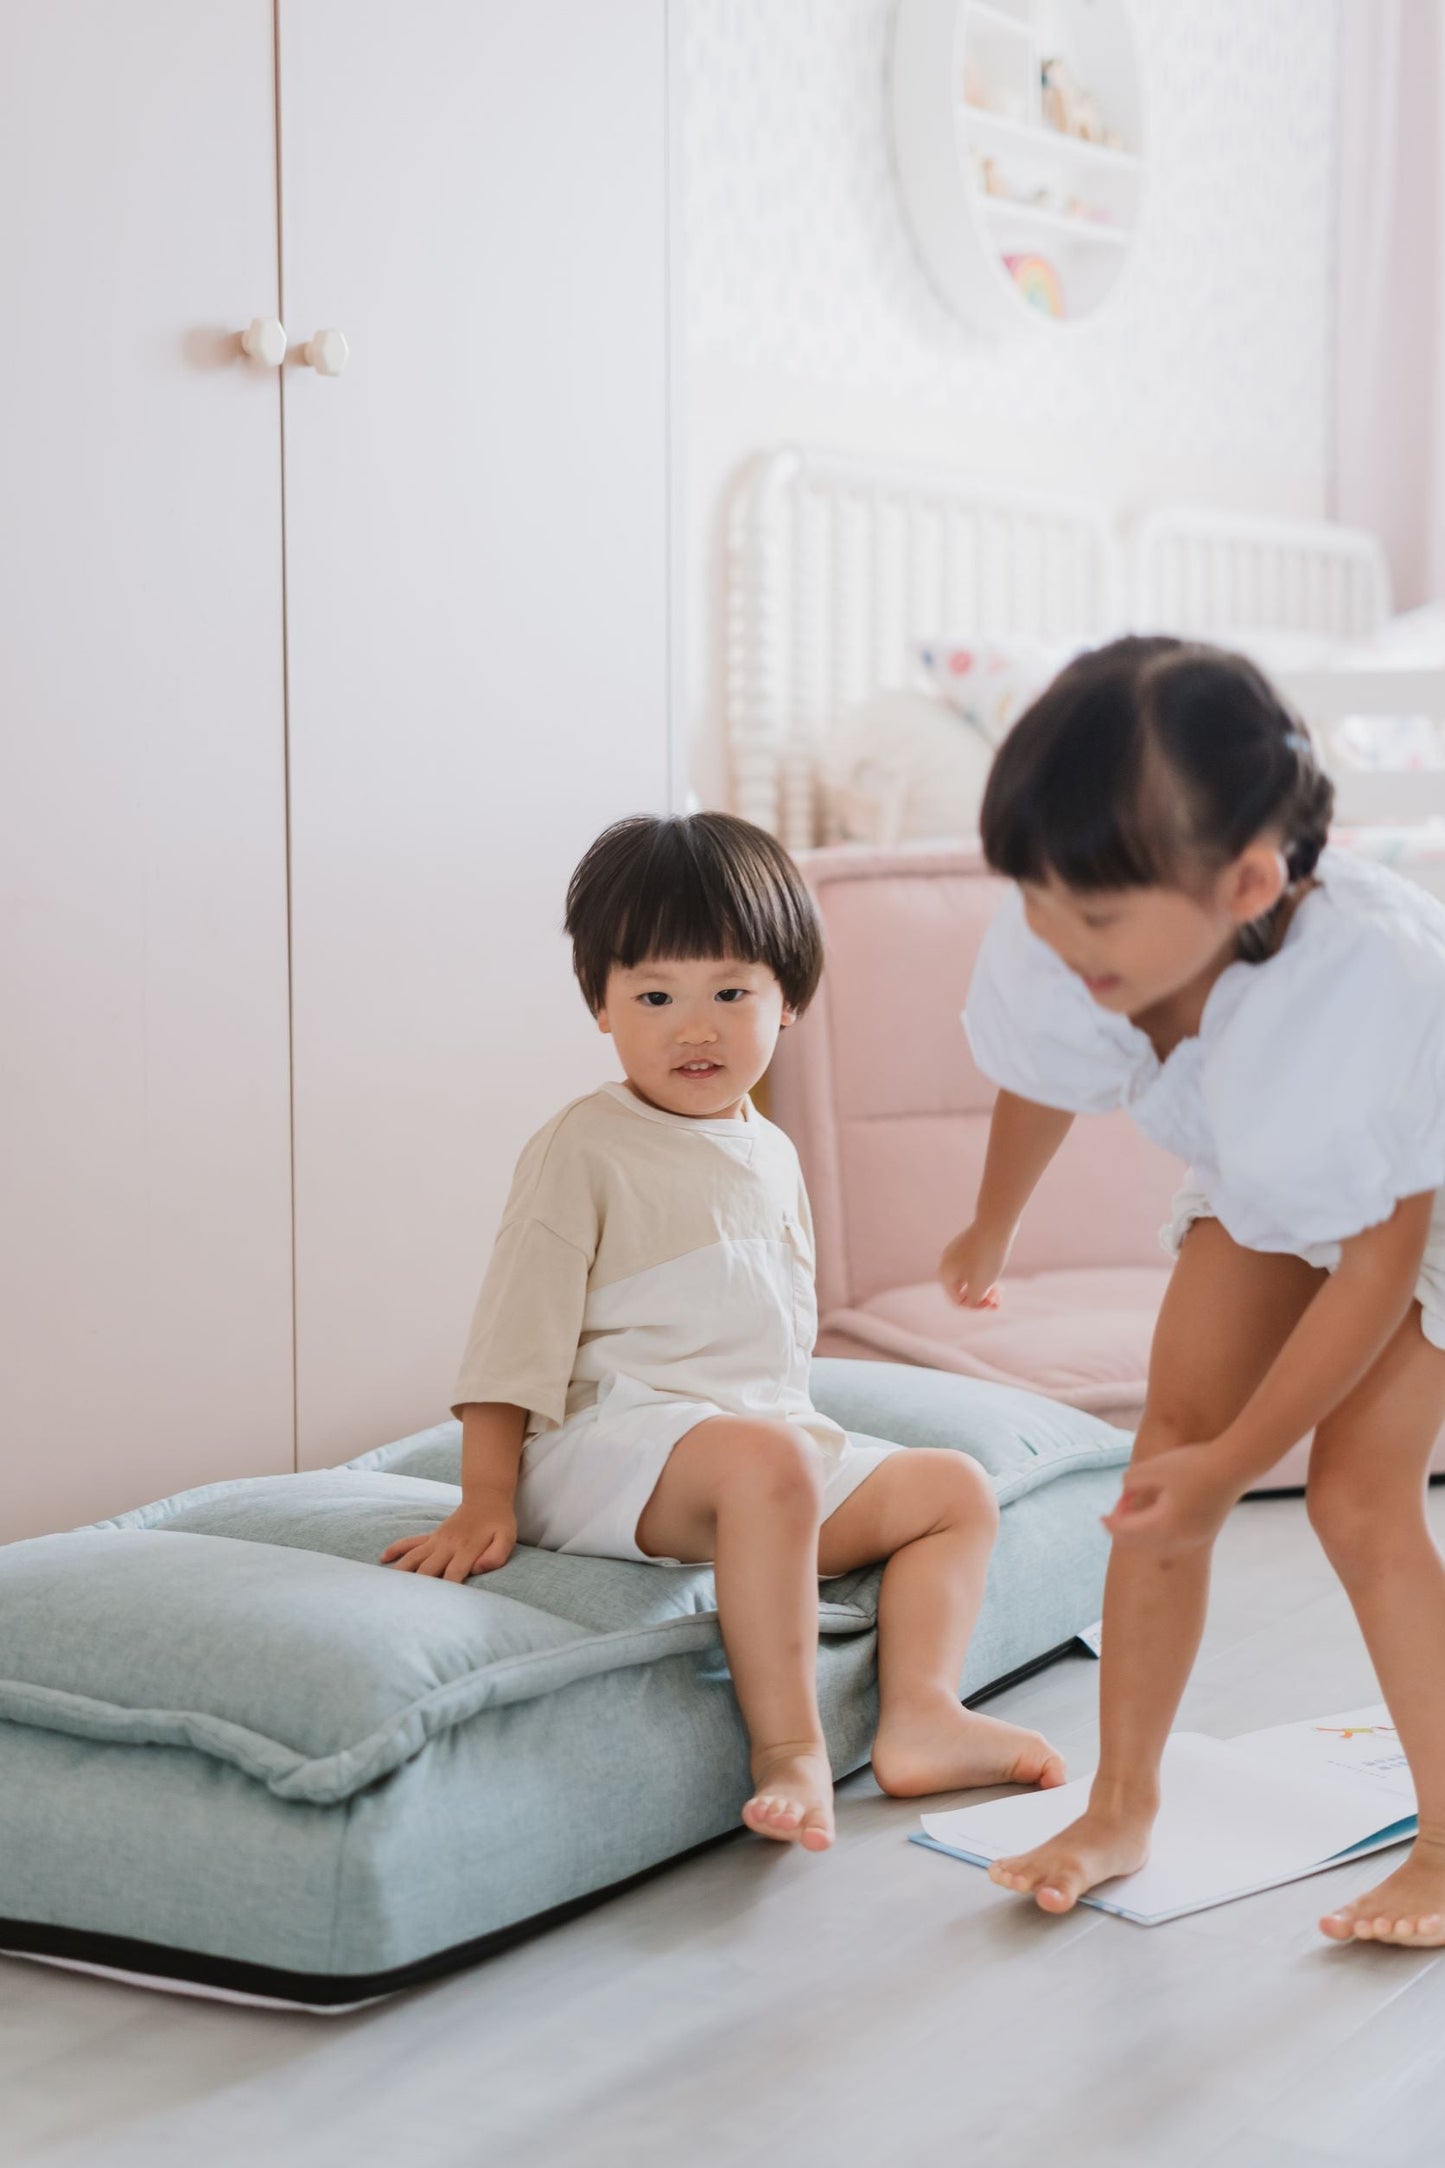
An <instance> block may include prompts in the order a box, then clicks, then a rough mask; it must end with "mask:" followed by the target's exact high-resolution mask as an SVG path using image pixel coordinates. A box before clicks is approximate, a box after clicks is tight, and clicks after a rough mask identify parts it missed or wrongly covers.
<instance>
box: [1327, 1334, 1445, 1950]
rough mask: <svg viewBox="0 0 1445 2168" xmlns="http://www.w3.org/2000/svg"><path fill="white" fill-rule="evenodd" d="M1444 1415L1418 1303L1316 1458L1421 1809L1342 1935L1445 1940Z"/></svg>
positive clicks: (1330, 1923) (1334, 1933)
mask: <svg viewBox="0 0 1445 2168" xmlns="http://www.w3.org/2000/svg"><path fill="white" fill-rule="evenodd" d="M1442 1421H1445V1353H1442V1351H1441V1350H1440V1349H1439V1348H1437V1347H1432V1346H1431V1344H1430V1342H1429V1341H1428V1340H1427V1339H1426V1338H1425V1336H1424V1334H1423V1332H1422V1331H1421V1330H1420V1312H1419V1308H1418V1306H1417V1305H1415V1304H1413V1303H1412V1304H1411V1306H1410V1312H1409V1315H1408V1316H1407V1317H1406V1319H1405V1321H1404V1323H1403V1324H1402V1325H1401V1327H1400V1329H1399V1331H1398V1332H1397V1333H1396V1335H1395V1337H1394V1339H1393V1340H1392V1341H1391V1342H1390V1345H1389V1346H1388V1347H1387V1348H1386V1349H1385V1351H1384V1353H1383V1354H1382V1355H1381V1357H1380V1359H1379V1361H1378V1362H1377V1363H1376V1364H1375V1366H1374V1368H1373V1369H1372V1370H1371V1371H1370V1372H1369V1374H1368V1376H1366V1377H1364V1378H1362V1379H1361V1381H1360V1383H1359V1384H1358V1385H1357V1386H1356V1387H1355V1390H1354V1391H1353V1392H1352V1393H1351V1394H1350V1396H1349V1398H1348V1399H1347V1400H1344V1401H1342V1402H1341V1404H1340V1406H1339V1407H1338V1408H1336V1410H1335V1412H1334V1414H1333V1415H1332V1416H1331V1417H1330V1418H1329V1420H1328V1422H1326V1423H1322V1424H1321V1426H1320V1431H1319V1435H1318V1437H1317V1438H1316V1440H1315V1445H1314V1451H1313V1453H1312V1455H1311V1463H1312V1465H1311V1468H1310V1485H1309V1506H1310V1518H1311V1519H1312V1521H1313V1522H1314V1524H1315V1528H1316V1530H1317V1531H1318V1534H1319V1537H1320V1541H1321V1542H1322V1543H1323V1545H1324V1547H1325V1550H1326V1552H1327V1554H1328V1556H1329V1559H1330V1562H1331V1564H1332V1565H1333V1566H1334V1568H1335V1571H1336V1572H1337V1573H1338V1574H1339V1576H1340V1579H1341V1580H1342V1581H1343V1582H1344V1584H1345V1589H1346V1591H1347V1593H1348V1595H1349V1598H1350V1601H1351V1603H1352V1604H1353V1605H1354V1609H1355V1616H1356V1618H1358V1620H1359V1622H1360V1627H1361V1630H1362V1632H1363V1633H1364V1636H1365V1642H1366V1645H1367V1646H1368V1648H1369V1651H1370V1656H1371V1659H1372V1661H1373V1663H1374V1666H1375V1671H1376V1674H1377V1675H1378V1677H1379V1681H1380V1685H1381V1688H1382V1690H1383V1692H1384V1695H1385V1699H1386V1701H1387V1702H1388V1703H1389V1708H1390V1720H1391V1722H1392V1723H1393V1724H1394V1725H1395V1726H1396V1727H1397V1729H1398V1732H1399V1737H1400V1744H1401V1746H1402V1747H1403V1748H1404V1750H1405V1753H1406V1755H1407V1757H1408V1759H1409V1763H1410V1773H1411V1775H1412V1776H1413V1778H1414V1780H1415V1790H1416V1795H1417V1798H1418V1801H1419V1810H1420V1833H1419V1835H1418V1836H1417V1837H1416V1839H1415V1843H1414V1846H1413V1848H1412V1850H1411V1852H1410V1855H1409V1857H1408V1859H1406V1860H1405V1862H1404V1864H1403V1865H1402V1866H1399V1867H1397V1868H1396V1869H1395V1871H1394V1873H1393V1874H1391V1875H1388V1876H1387V1877H1386V1878H1385V1880H1384V1881H1383V1882H1381V1883H1378V1884H1377V1885H1376V1886H1375V1887H1374V1888H1373V1889H1371V1890H1369V1891H1367V1892H1366V1894H1365V1895H1364V1896H1362V1897H1357V1898H1355V1899H1354V1901H1353V1902H1352V1903H1350V1904H1345V1905H1341V1906H1340V1908H1339V1910H1338V1911H1336V1912H1331V1913H1329V1914H1327V1916H1326V1917H1325V1918H1324V1919H1323V1920H1321V1922H1320V1925H1321V1927H1322V1928H1323V1929H1324V1932H1325V1933H1326V1934H1327V1935H1330V1936H1331V1937H1333V1939H1334V1940H1335V1941H1337V1942H1349V1941H1370V1942H1396V1943H1403V1944H1405V1945H1406V1946H1407V1947H1409V1948H1412V1949H1422V1948H1439V1947H1440V1946H1441V1945H1442V1944H1445V1663H1442V1658H1445V1563H1442V1561H1441V1558H1440V1553H1439V1552H1438V1551H1437V1550H1436V1548H1435V1542H1434V1538H1433V1537H1432V1535H1431V1533H1430V1526H1429V1523H1428V1521H1427V1520H1426V1518H1425V1479H1426V1471H1427V1469H1428V1466H1429V1461H1430V1453H1431V1449H1432V1447H1433V1446H1434V1443H1435V1440H1436V1438H1437V1436H1438V1435H1439V1431H1440V1425H1441V1423H1442Z"/></svg>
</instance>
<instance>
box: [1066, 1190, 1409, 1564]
mask: <svg viewBox="0 0 1445 2168" xmlns="http://www.w3.org/2000/svg"><path fill="white" fill-rule="evenodd" d="M1434 1202H1435V1196H1434V1192H1433V1191H1431V1190H1426V1191H1425V1192H1423V1193H1422V1194H1421V1195H1420V1196H1418V1197H1406V1198H1405V1199H1404V1200H1403V1201H1402V1202H1401V1203H1400V1204H1398V1205H1396V1207H1395V1210H1394V1212H1393V1213H1392V1214H1391V1216H1390V1217H1389V1219H1387V1220H1382V1221H1381V1223H1380V1225H1379V1226H1378V1227H1367V1228H1366V1229H1365V1232H1364V1233H1363V1234H1359V1235H1354V1236H1352V1237H1351V1239H1350V1240H1349V1241H1348V1242H1346V1243H1344V1244H1343V1246H1342V1252H1341V1257H1340V1263H1339V1267H1338V1269H1337V1270H1336V1271H1335V1272H1334V1273H1333V1274H1332V1275H1331V1276H1330V1278H1329V1279H1328V1280H1327V1281H1326V1282H1325V1284H1324V1286H1323V1287H1322V1288H1321V1289H1320V1291H1319V1293H1318V1294H1317V1295H1316V1296H1315V1298H1314V1300H1313V1301H1312V1302H1311V1303H1310V1305H1309V1308H1308V1309H1307V1310H1306V1311H1305V1313H1304V1315H1303V1317H1302V1318H1301V1319H1300V1321H1299V1323H1298V1324H1297V1325H1296V1326H1295V1328H1294V1331H1293V1332H1292V1333H1291V1334H1290V1336H1289V1338H1288V1339H1287V1340H1286V1341H1285V1344H1284V1346H1283V1347H1282V1348H1281V1349H1280V1351H1279V1353H1278V1355H1277V1356H1276V1357H1275V1359H1274V1361H1273V1362H1272V1363H1271V1364H1270V1367H1269V1369H1268V1370H1267V1371H1266V1372H1265V1374H1264V1377H1263V1378H1262V1380H1261V1381H1260V1383H1259V1385H1258V1386H1257V1387H1256V1388H1255V1390H1254V1392H1253V1393H1252V1394H1251V1395H1250V1397H1249V1399H1248V1400H1247V1401H1246V1402H1245V1404H1244V1406H1243V1408H1242V1409H1241V1410H1240V1412H1239V1414H1238V1415H1237V1416H1236V1417H1235V1419H1234V1421H1233V1422H1232V1423H1231V1424H1230V1425H1229V1427H1228V1429H1227V1430H1225V1431H1222V1432H1221V1433H1220V1435H1219V1437H1217V1438H1215V1439H1213V1440H1211V1441H1204V1440H1201V1441H1200V1442H1199V1443H1198V1444H1194V1445H1187V1446H1185V1447H1183V1448H1182V1449H1178V1450H1173V1451H1170V1452H1167V1453H1160V1454H1158V1455H1156V1456H1154V1457H1153V1458H1151V1459H1149V1460H1145V1461H1143V1462H1141V1463H1140V1464H1139V1466H1138V1468H1137V1469H1131V1470H1130V1472H1129V1475H1128V1476H1127V1477H1126V1479H1125V1486H1124V1495H1123V1497H1122V1498H1121V1499H1120V1501H1119V1503H1118V1505H1117V1506H1116V1507H1115V1509H1114V1511H1113V1513H1112V1514H1111V1515H1110V1516H1109V1518H1108V1520H1107V1521H1106V1522H1105V1526H1106V1527H1108V1528H1109V1529H1110V1530H1111V1531H1112V1533H1113V1534H1114V1535H1115V1536H1116V1537H1121V1538H1123V1539H1125V1540H1133V1539H1136V1538H1137V1539H1139V1540H1141V1541H1147V1542H1152V1543H1155V1544H1158V1545H1160V1546H1162V1547H1165V1548H1176V1547H1181V1546H1187V1545H1188V1544H1190V1543H1195V1542H1207V1541H1208V1540H1209V1539H1210V1537H1211V1536H1212V1535H1213V1534H1214V1533H1215V1531H1216V1529H1217V1528H1218V1526H1219V1524H1220V1522H1221V1521H1222V1520H1223V1518H1224V1516H1225V1514H1226V1513H1227V1512H1228V1510H1229V1508H1230V1506H1231V1505H1232V1504H1233V1503H1234V1500H1235V1499H1236V1498H1238V1497H1239V1495H1240V1493H1241V1492H1243V1491H1246V1490H1248V1488H1249V1486H1250V1484H1251V1483H1252V1482H1253V1481H1254V1479H1255V1478H1256V1477H1257V1476H1261V1475H1263V1474H1264V1473H1265V1471H1266V1470H1267V1469H1269V1468H1272V1467H1273V1466H1274V1464H1275V1462H1276V1461H1277V1460H1278V1459H1279V1458H1280V1456H1281V1455H1282V1454H1284V1453H1287V1452H1288V1451H1289V1448H1290V1447H1291V1446H1292V1445H1293V1444H1294V1443H1295V1442H1296V1440H1298V1439H1300V1438H1303V1437H1305V1436H1307V1435H1308V1433H1309V1432H1310V1431H1311V1430H1313V1429H1314V1428H1315V1427H1316V1425H1317V1424H1319V1423H1322V1422H1323V1421H1324V1420H1325V1417H1326V1416H1327V1415H1330V1414H1332V1413H1333V1411H1334V1410H1335V1409H1336V1408H1337V1407H1338V1406H1339V1404H1340V1402H1341V1401H1342V1400H1343V1399H1344V1398H1345V1396H1346V1394H1347V1393H1349V1392H1350V1390H1351V1389H1352V1387H1354V1386H1355V1385H1357V1384H1358V1383H1359V1381H1360V1379H1361V1378H1362V1377H1363V1376H1364V1375H1365V1372H1366V1371H1367V1370H1368V1369H1369V1368H1370V1366H1371V1365H1372V1364H1373V1363H1374V1361H1375V1360H1376V1358H1377V1357H1378V1356H1379V1355H1380V1354H1381V1353H1382V1351H1383V1349H1384V1347H1385V1344H1386V1342H1387V1341H1388V1340H1389V1339H1390V1338H1391V1337H1392V1335H1393V1334H1394V1333H1395V1331H1396V1330H1397V1329H1398V1327H1399V1324H1400V1321H1401V1319H1402V1318H1403V1317H1404V1316H1405V1314H1406V1312H1407V1310H1408V1309H1409V1307H1410V1303H1411V1301H1412V1300H1413V1298H1414V1293H1415V1283H1416V1280H1417V1279H1418V1277H1419V1272H1420V1260H1421V1258H1422V1257H1423V1256H1424V1254H1425V1242H1426V1238H1427V1237H1428V1235H1429V1232H1430V1215H1431V1211H1432V1209H1433V1206H1434Z"/></svg>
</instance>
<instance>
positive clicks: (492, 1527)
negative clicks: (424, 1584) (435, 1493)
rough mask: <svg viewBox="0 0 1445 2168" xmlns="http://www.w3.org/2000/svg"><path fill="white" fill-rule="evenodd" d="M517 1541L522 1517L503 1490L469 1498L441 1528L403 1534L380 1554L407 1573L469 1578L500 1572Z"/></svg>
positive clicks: (389, 1564) (442, 1577)
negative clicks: (425, 1533)
mask: <svg viewBox="0 0 1445 2168" xmlns="http://www.w3.org/2000/svg"><path fill="white" fill-rule="evenodd" d="M516 1543H517V1516H516V1514H515V1513H514V1512H513V1510H512V1501H511V1499H510V1498H507V1497H505V1496H504V1495H503V1493H502V1492H500V1491H493V1492H483V1493H482V1494H481V1495H480V1496H478V1497H476V1498H464V1499H463V1500H462V1502H461V1504H460V1505H459V1506H458V1507H457V1509H456V1512H455V1513H451V1514H448V1516H447V1518H446V1519H445V1520H444V1521H443V1522H442V1524H441V1526H440V1528H433V1529H432V1530H431V1532H430V1534H428V1535H425V1536H403V1537H402V1538H401V1539H400V1541H399V1542H396V1543H389V1544H388V1545H387V1547H386V1549H385V1550H384V1551H383V1552H382V1554H381V1563H382V1564H383V1566H398V1567H400V1569H401V1571H402V1572H403V1573H426V1574H430V1575H432V1576H433V1577H434V1578H436V1579H439V1580H442V1581H466V1580H469V1579H470V1578H471V1576H472V1575H473V1574H474V1573H495V1572H496V1570H497V1568H498V1566H505V1565H506V1563H507V1560H508V1559H509V1558H510V1557H511V1555H512V1552H513V1551H514V1550H515V1548H516Z"/></svg>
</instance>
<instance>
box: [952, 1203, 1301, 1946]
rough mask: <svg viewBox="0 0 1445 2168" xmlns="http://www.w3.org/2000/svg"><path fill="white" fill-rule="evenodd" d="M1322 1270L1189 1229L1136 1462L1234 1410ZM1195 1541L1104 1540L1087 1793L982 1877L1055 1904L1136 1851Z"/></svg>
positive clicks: (1190, 1645) (1171, 1706) (1142, 1840)
mask: <svg viewBox="0 0 1445 2168" xmlns="http://www.w3.org/2000/svg"><path fill="white" fill-rule="evenodd" d="M1322 1278H1323V1275H1322V1274H1321V1273H1319V1272H1317V1271H1315V1270H1314V1269H1313V1268H1312V1267H1310V1266H1308V1265H1306V1264H1304V1263H1302V1262H1301V1260H1300V1259H1299V1258H1296V1257H1279V1256H1263V1255H1261V1254H1260V1253H1259V1252H1258V1251H1253V1250H1245V1249H1241V1248H1240V1247H1239V1245H1238V1244H1237V1243H1236V1242H1233V1241H1231V1239H1230V1237H1229V1236H1228V1235H1227V1234H1226V1233H1225V1231H1224V1229H1223V1228H1222V1227H1221V1226H1220V1225H1219V1223H1218V1221H1217V1220H1199V1221H1197V1222H1196V1223H1195V1225H1194V1227H1193V1228H1192V1229H1191V1230H1190V1233H1189V1235H1188V1237H1187V1238H1186V1240H1185V1243H1184V1247H1183V1250H1182V1251H1181V1253H1180V1257H1179V1262H1178V1264H1177V1265H1176V1267H1175V1269H1174V1274H1173V1277H1172V1279H1171V1280H1170V1283H1169V1287H1168V1291H1167V1293H1166V1294H1165V1298H1164V1305H1163V1308H1162V1309H1161V1311H1160V1313H1159V1322H1158V1325H1157V1327H1156V1328H1155V1334H1154V1346H1153V1350H1152V1353H1151V1355H1150V1362H1149V1391H1148V1397H1147V1400H1146V1403H1145V1408H1144V1414H1143V1417H1142V1419H1141V1421H1140V1425H1139V1434H1138V1437H1137V1438H1136V1440H1135V1443H1134V1458H1135V1461H1136V1462H1137V1461H1138V1460H1140V1459H1143V1458H1146V1457H1147V1456H1148V1455H1149V1454H1151V1453H1159V1452H1165V1451H1168V1450H1169V1449H1170V1448H1172V1447H1176V1446H1181V1445H1203V1444H1207V1443H1208V1441H1209V1440H1210V1439H1212V1438H1215V1437H1217V1436H1218V1435H1219V1433H1220V1432H1221V1431H1222V1430H1224V1429H1225V1427H1226V1426H1227V1425H1228V1424H1229V1423H1230V1422H1232V1421H1233V1419H1234V1417H1235V1416H1236V1415H1237V1414H1238V1413H1239V1410H1240V1409H1241V1408H1242V1407H1243V1405H1244V1403H1245V1401H1246V1400H1247V1399H1248V1398H1249V1396H1250V1394H1251V1393H1252V1392H1253V1391H1254V1389H1255V1387H1256V1385H1257V1384H1258V1383H1259V1381H1260V1379H1261V1378H1262V1377H1263V1376H1264V1373H1265V1372H1266V1370H1267V1369H1268V1368H1269V1366H1270V1364H1271V1363H1272V1362H1273V1360H1274V1358H1275V1356H1276V1355H1277V1354H1278V1353H1279V1350H1280V1349H1281V1347H1282V1346H1283V1345H1284V1343H1285V1341H1286V1340H1287V1339H1288V1337H1289V1335H1290V1333H1291V1332H1292V1331H1293V1329H1294V1327H1295V1325H1296V1324H1297V1323H1298V1321H1299V1319H1300V1317H1301V1316H1302V1315H1303V1313H1304V1311H1305V1309H1306V1308H1307V1306H1308V1304H1309V1302H1310V1300H1311V1298H1312V1297H1313V1295H1314V1294H1315V1292H1316V1290H1317V1289H1318V1287H1319V1285H1320V1282H1321V1280H1322ZM1209 1564H1210V1557H1209V1553H1208V1551H1207V1550H1201V1551H1198V1552H1186V1553H1183V1554H1181V1555H1178V1556H1175V1557H1171V1558H1157V1557H1151V1556H1149V1555H1148V1554H1147V1553H1141V1552H1133V1551H1127V1550H1116V1551H1114V1553H1113V1554H1112V1556H1111V1557H1110V1560H1109V1570H1108V1576H1107V1579H1106V1581H1105V1585H1104V1638H1103V1656H1102V1661H1101V1664H1100V1678H1099V1699H1100V1711H1099V1714H1100V1727H1099V1731H1100V1735H1099V1767H1098V1773H1097V1774H1096V1776H1095V1778H1094V1782H1093V1786H1092V1789H1091V1791H1090V1795H1089V1804H1088V1807H1087V1808H1086V1810H1085V1812H1084V1813H1083V1814H1082V1815H1081V1816H1080V1818H1079V1819H1078V1821H1076V1822H1072V1823H1070V1825H1069V1827H1068V1828H1067V1829H1065V1830H1062V1831H1061V1832H1060V1834H1059V1835H1058V1836H1057V1837H1054V1838H1052V1839H1050V1841H1049V1842H1048V1843H1046V1844H1041V1845H1038V1846H1036V1847H1035V1849H1034V1850H1033V1851H1031V1852H1023V1853H1020V1854H1018V1856H1017V1857H1015V1858H1012V1859H1002V1860H999V1861H997V1862H996V1864H995V1865H994V1866H993V1867H992V1868H990V1870H989V1872H990V1874H991V1875H992V1878H993V1880H994V1881H995V1882H998V1883H1000V1884H1001V1885H1002V1886H1003V1887H1004V1888H1006V1889H1013V1890H1018V1891H1020V1892H1022V1893H1023V1894H1025V1895H1028V1896H1032V1897H1033V1898H1034V1899H1035V1900H1036V1901H1037V1903H1038V1904H1039V1905H1040V1907H1041V1908H1042V1909H1043V1910H1044V1911H1045V1912H1067V1911H1069V1910H1071V1909H1072V1907H1073V1906H1074V1905H1075V1904H1076V1903H1077V1902H1078V1900H1079V1898H1080V1897H1081V1896H1082V1895H1083V1893H1084V1892H1085V1891H1086V1890H1089V1889H1092V1888H1094V1887H1095V1885H1096V1884H1098V1883H1100V1882H1107V1881H1109V1880H1110V1879H1111V1878H1112V1877H1113V1876H1115V1875H1120V1874H1132V1873H1134V1871H1135V1870H1136V1869H1137V1868H1139V1867H1141V1866H1142V1865H1143V1864H1144V1861H1145V1859H1146V1858H1147V1857H1148V1851H1149V1835H1150V1831H1151V1830H1152V1828H1153V1826H1154V1818H1155V1816H1156V1814H1157V1813H1158V1811H1159V1764H1160V1760H1161V1758H1162V1756H1163V1752H1164V1743H1165V1741H1166V1740H1167V1738H1168V1736H1169V1728H1170V1726H1171V1724H1172V1723H1173V1721H1174V1715H1175V1711H1176V1710H1177V1709H1178V1706H1179V1701H1180V1697H1181V1695H1182V1694H1183V1692H1184V1688H1185V1684H1186V1683H1187V1681H1188V1678H1189V1673H1190V1670H1191V1668H1192V1667H1193V1663H1194V1658H1195V1655H1196V1653H1197V1651H1198V1648H1199V1638H1200V1635H1201V1633H1202V1632H1203V1629H1204V1615H1205V1608H1206V1604H1207V1601H1208V1595H1209Z"/></svg>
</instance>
